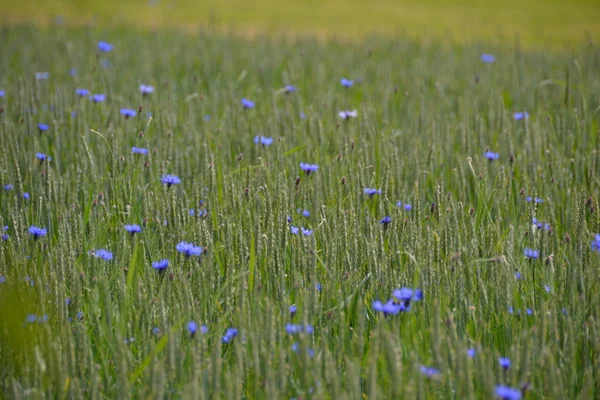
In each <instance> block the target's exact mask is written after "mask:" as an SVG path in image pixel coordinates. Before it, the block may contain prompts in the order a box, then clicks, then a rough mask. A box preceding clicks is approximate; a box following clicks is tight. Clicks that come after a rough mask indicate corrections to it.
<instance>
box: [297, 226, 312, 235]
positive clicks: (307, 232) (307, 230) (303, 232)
mask: <svg viewBox="0 0 600 400" xmlns="http://www.w3.org/2000/svg"><path fill="white" fill-rule="evenodd" d="M300 230H301V231H302V234H303V235H304V236H310V235H312V234H313V231H312V229H304V227H302V228H300Z"/></svg>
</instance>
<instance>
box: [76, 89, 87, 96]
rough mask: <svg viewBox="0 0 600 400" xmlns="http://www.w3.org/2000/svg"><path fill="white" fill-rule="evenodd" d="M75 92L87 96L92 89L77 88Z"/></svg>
mask: <svg viewBox="0 0 600 400" xmlns="http://www.w3.org/2000/svg"><path fill="white" fill-rule="evenodd" d="M75 93H76V94H77V95H78V96H81V97H84V96H87V95H88V94H90V91H89V90H87V89H75Z"/></svg>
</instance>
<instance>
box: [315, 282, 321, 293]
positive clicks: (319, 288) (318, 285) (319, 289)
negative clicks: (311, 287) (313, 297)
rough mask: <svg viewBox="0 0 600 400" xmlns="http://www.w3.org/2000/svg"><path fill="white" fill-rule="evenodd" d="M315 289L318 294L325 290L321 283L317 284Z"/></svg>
mask: <svg viewBox="0 0 600 400" xmlns="http://www.w3.org/2000/svg"><path fill="white" fill-rule="evenodd" d="M315 289H317V292H320V291H321V290H323V286H321V284H320V283H317V284H316V285H315Z"/></svg>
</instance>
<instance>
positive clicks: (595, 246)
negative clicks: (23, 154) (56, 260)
mask: <svg viewBox="0 0 600 400" xmlns="http://www.w3.org/2000/svg"><path fill="white" fill-rule="evenodd" d="M6 186H11V188H10V189H12V185H6ZM6 186H4V189H6ZM10 189H6V190H10ZM592 251H597V252H598V253H600V234H598V233H596V235H595V236H594V240H592Z"/></svg>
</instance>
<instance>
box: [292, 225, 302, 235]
mask: <svg viewBox="0 0 600 400" xmlns="http://www.w3.org/2000/svg"><path fill="white" fill-rule="evenodd" d="M290 232H291V233H292V235H297V234H298V233H299V232H300V229H298V228H296V227H295V226H290Z"/></svg>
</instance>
